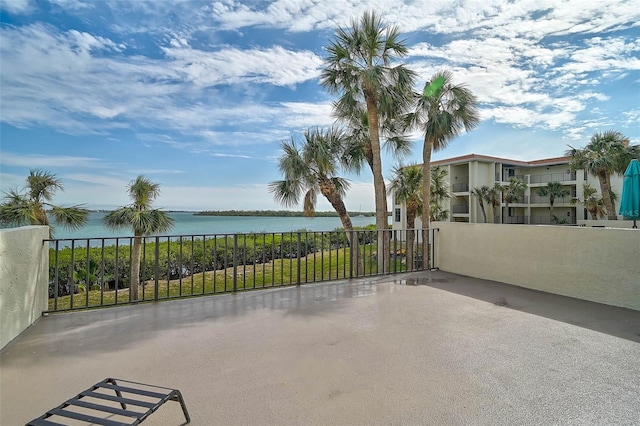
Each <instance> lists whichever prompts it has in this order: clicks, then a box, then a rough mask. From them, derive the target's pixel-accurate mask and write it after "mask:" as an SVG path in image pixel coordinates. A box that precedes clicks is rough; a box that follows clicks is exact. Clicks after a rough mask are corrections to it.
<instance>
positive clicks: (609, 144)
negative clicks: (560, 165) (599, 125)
mask: <svg viewBox="0 0 640 426" xmlns="http://www.w3.org/2000/svg"><path fill="white" fill-rule="evenodd" d="M569 148H570V149H569V150H568V151H567V152H566V155H567V156H568V157H571V169H572V170H578V169H584V171H585V172H586V173H589V174H591V175H593V176H596V177H597V178H598V181H599V182H600V192H601V193H602V200H603V202H604V205H605V208H606V209H607V218H608V219H609V220H616V219H617V216H616V206H615V202H614V200H612V197H611V194H612V192H613V191H612V190H611V175H612V174H614V173H617V174H623V173H624V170H625V168H626V166H627V164H629V161H631V159H633V158H637V159H640V146H638V145H629V139H628V138H627V137H625V136H624V135H623V134H622V133H620V132H618V131H615V130H607V131H605V132H597V133H595V134H594V135H593V136H592V137H591V140H590V141H589V143H588V144H587V145H586V146H585V147H584V148H582V149H577V148H574V147H572V146H569Z"/></svg>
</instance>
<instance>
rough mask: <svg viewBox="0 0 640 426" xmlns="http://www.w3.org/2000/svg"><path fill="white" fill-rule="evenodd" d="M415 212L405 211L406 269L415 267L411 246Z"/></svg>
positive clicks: (412, 244) (413, 238)
mask: <svg viewBox="0 0 640 426" xmlns="http://www.w3.org/2000/svg"><path fill="white" fill-rule="evenodd" d="M415 227H416V212H415V211H407V269H408V270H413V269H414V268H415V267H416V264H415V259H414V257H415V256H414V254H413V247H414V240H415V238H416V231H415Z"/></svg>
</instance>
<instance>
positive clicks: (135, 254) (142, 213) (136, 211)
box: [103, 175, 174, 301]
mask: <svg viewBox="0 0 640 426" xmlns="http://www.w3.org/2000/svg"><path fill="white" fill-rule="evenodd" d="M127 191H128V192H129V198H131V201H132V203H131V204H129V205H127V206H124V207H120V208H119V209H117V210H114V211H112V212H109V213H108V214H107V215H106V216H105V217H104V219H103V221H104V224H105V226H106V227H107V228H111V229H123V228H131V229H132V230H133V235H134V238H133V247H132V253H131V279H130V282H129V289H130V290H129V300H131V301H136V300H138V287H139V286H140V257H141V254H142V237H144V236H146V235H152V234H158V233H164V232H167V231H169V230H171V228H173V222H174V221H173V219H172V218H171V217H170V216H169V215H168V214H167V213H165V212H163V211H160V210H158V209H154V208H153V207H152V203H153V201H154V200H155V199H156V198H157V197H158V195H160V185H159V184H157V183H154V182H151V181H150V180H149V179H147V178H146V177H144V176H142V175H140V176H138V177H137V178H136V179H135V180H132V181H131V182H130V183H129V185H128V186H127Z"/></svg>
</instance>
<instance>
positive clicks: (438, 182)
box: [429, 166, 451, 221]
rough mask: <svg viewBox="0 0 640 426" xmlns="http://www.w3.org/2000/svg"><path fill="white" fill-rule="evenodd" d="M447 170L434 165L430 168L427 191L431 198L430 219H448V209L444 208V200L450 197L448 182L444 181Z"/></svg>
mask: <svg viewBox="0 0 640 426" xmlns="http://www.w3.org/2000/svg"><path fill="white" fill-rule="evenodd" d="M447 175H448V173H447V170H446V169H444V168H442V167H440V166H436V167H433V168H432V169H431V188H430V191H429V194H430V197H429V199H430V200H431V201H430V202H431V205H430V211H429V219H430V220H431V221H437V220H447V219H449V210H447V209H446V208H445V201H447V200H448V199H449V198H451V192H450V191H449V182H447V181H446V177H447Z"/></svg>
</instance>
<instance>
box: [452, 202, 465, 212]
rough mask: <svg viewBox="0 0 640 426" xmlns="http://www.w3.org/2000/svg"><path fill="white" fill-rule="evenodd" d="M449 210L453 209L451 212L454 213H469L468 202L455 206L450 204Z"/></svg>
mask: <svg viewBox="0 0 640 426" xmlns="http://www.w3.org/2000/svg"><path fill="white" fill-rule="evenodd" d="M451 210H453V214H456V213H469V205H468V204H458V205H456V206H452V207H451Z"/></svg>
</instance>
